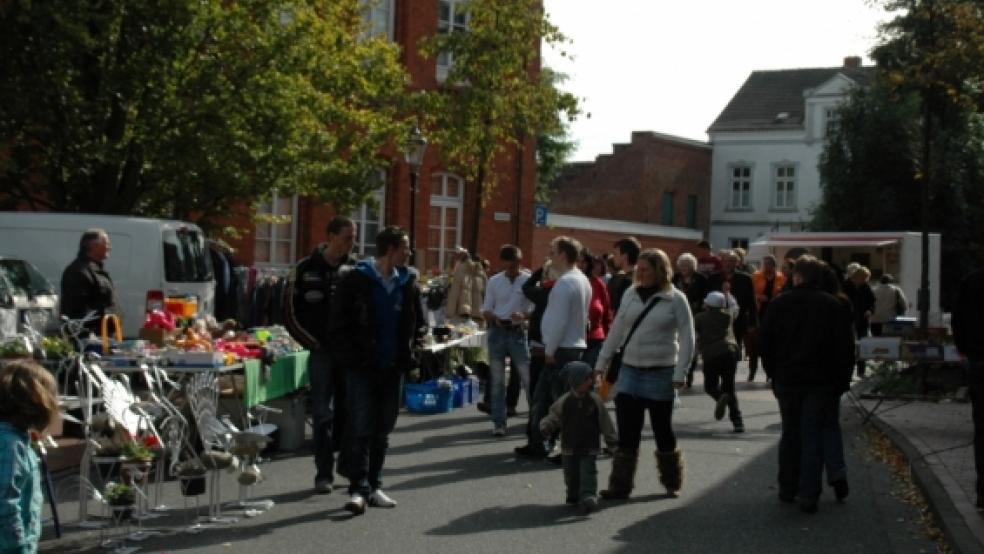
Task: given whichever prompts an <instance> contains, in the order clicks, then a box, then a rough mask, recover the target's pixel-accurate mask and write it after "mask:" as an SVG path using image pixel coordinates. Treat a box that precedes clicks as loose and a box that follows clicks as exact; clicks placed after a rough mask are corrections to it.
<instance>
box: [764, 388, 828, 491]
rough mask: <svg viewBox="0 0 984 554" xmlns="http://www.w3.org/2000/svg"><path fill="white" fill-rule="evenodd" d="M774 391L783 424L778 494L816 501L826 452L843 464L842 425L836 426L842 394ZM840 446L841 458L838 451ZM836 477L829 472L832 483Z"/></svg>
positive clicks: (814, 390)
mask: <svg viewBox="0 0 984 554" xmlns="http://www.w3.org/2000/svg"><path fill="white" fill-rule="evenodd" d="M773 390H774V391H775V395H776V399H777V400H778V401H779V417H780V420H781V421H782V433H781V435H780V437H779V494H780V495H783V496H793V495H794V494H797V495H799V497H800V498H804V499H808V500H815V499H817V498H819V497H820V490H821V488H822V477H823V465H824V460H825V450H829V455H830V459H831V460H832V461H834V462H835V464H836V463H840V464H843V458H844V453H843V438H842V437H840V424H839V423H836V424H835V421H836V418H837V416H838V413H839V412H838V409H837V408H838V403H839V402H840V395H839V394H837V393H836V392H835V391H834V389H833V388H832V387H799V386H790V385H779V384H776V385H775V386H774V387H773ZM827 433H829V434H827ZM835 433H836V437H835V435H834V434H835ZM838 444H839V445H840V453H839V456H838V454H837V452H836V450H835V449H836V446H837V445H838ZM838 457H839V458H840V459H839V460H837V458H838ZM843 469H844V468H840V470H843ZM840 470H837V471H840ZM835 477H837V476H836V475H831V474H830V473H829V472H828V478H829V480H830V481H831V482H833V481H834V480H836V479H835Z"/></svg>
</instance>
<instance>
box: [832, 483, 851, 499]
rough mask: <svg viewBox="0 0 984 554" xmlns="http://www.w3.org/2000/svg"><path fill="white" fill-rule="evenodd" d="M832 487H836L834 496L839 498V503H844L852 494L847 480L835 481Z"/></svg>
mask: <svg viewBox="0 0 984 554" xmlns="http://www.w3.org/2000/svg"><path fill="white" fill-rule="evenodd" d="M830 486H831V487H834V496H836V497H837V501H838V502H843V501H844V499H845V498H847V495H848V493H849V492H850V490H849V489H848V487H847V479H841V480H840V481H834V482H833V483H831V484H830Z"/></svg>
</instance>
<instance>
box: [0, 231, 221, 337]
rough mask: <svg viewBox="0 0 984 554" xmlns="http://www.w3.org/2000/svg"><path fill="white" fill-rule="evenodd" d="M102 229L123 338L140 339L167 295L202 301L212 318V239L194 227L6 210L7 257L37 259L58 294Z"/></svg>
mask: <svg viewBox="0 0 984 554" xmlns="http://www.w3.org/2000/svg"><path fill="white" fill-rule="evenodd" d="M92 228H101V229H104V230H105V231H106V233H107V234H108V235H109V239H110V241H111V242H112V245H113V250H112V252H111V254H110V256H109V258H108V259H107V260H106V270H107V271H108V272H109V275H110V277H111V278H112V279H113V285H114V287H115V288H116V299H117V302H118V305H119V308H120V318H121V319H122V320H123V321H122V323H123V334H124V335H125V336H126V337H128V338H132V337H136V336H137V335H138V334H139V330H140V327H141V326H142V325H143V321H144V315H145V314H146V312H147V310H148V309H151V308H159V309H162V308H163V307H164V303H165V297H182V298H187V297H194V298H195V299H196V306H197V310H198V312H197V314H196V315H200V316H204V315H208V314H212V313H213V312H214V302H215V280H214V276H213V274H212V261H211V259H210V258H209V254H208V247H207V246H206V243H205V233H204V232H202V230H201V229H200V228H199V227H198V226H197V225H195V224H194V223H189V222H187V221H177V220H168V219H152V218H144V217H129V216H118V215H100V214H77V213H56V212H0V255H11V256H14V257H18V258H21V259H26V260H30V261H31V263H33V264H34V265H36V266H37V267H38V270H39V271H40V272H41V274H42V275H44V276H45V277H46V278H47V279H48V281H50V282H51V283H54V285H55V290H59V291H60V288H61V276H62V272H63V271H64V270H65V267H66V266H68V264H69V263H71V262H72V260H74V259H75V257H76V255H77V254H78V249H79V239H80V238H81V236H82V233H83V232H85V231H86V230H88V229H92Z"/></svg>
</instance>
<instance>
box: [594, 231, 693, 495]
mask: <svg viewBox="0 0 984 554" xmlns="http://www.w3.org/2000/svg"><path fill="white" fill-rule="evenodd" d="M635 275H636V283H635V284H634V285H633V286H631V287H630V288H629V289H628V290H627V291H625V295H624V296H623V298H622V304H621V307H620V308H619V310H618V312H617V313H616V315H615V321H614V322H613V323H612V328H611V330H610V332H609V334H608V337H607V338H606V339H605V344H604V345H603V346H602V348H601V354H600V355H599V357H598V362H597V364H596V365H595V369H596V371H599V372H600V371H604V370H605V369H607V368H608V366H609V364H610V363H611V362H612V358H613V357H614V356H615V354H616V351H618V350H619V349H621V354H622V355H621V364H620V367H619V368H618V376H617V379H616V380H615V386H614V389H613V392H614V394H615V415H616V421H617V425H618V434H619V442H618V450H617V451H616V453H615V456H614V458H613V461H612V473H611V475H610V476H609V478H608V489H606V490H604V491H601V496H602V497H603V498H627V497H628V496H629V494H630V493H631V492H632V488H633V486H634V482H635V472H636V466H637V465H638V460H639V444H640V442H641V441H642V428H643V425H644V423H645V415H646V412H649V421H650V424H651V425H652V428H653V434H654V435H655V436H656V453H655V454H656V466H657V469H658V470H659V479H660V482H661V483H662V484H663V486H664V487H666V492H667V494H668V495H669V496H671V497H675V496H677V495H678V493H679V490H680V487H681V486H682V485H683V467H684V465H683V455H682V453H681V452H680V449H679V448H677V441H676V435H674V433H673V398H674V389H678V388H680V387H682V386H683V385H684V383H685V382H686V378H687V370H688V368H689V367H690V361H691V359H692V357H693V353H694V322H693V316H692V314H691V312H690V304H689V302H688V300H687V296H686V295H685V294H684V293H683V292H681V291H680V290H678V289H676V288H674V287H673V285H672V280H673V269H672V266H671V265H670V259H669V257H667V255H666V253H665V252H663V251H662V250H659V249H658V248H652V249H647V250H644V251H642V253H640V254H639V260H638V263H637V265H636V274H635Z"/></svg>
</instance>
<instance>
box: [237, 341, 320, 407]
mask: <svg viewBox="0 0 984 554" xmlns="http://www.w3.org/2000/svg"><path fill="white" fill-rule="evenodd" d="M243 373H244V374H245V376H246V391H245V392H244V394H243V406H244V407H246V408H249V407H251V406H255V405H257V404H259V403H261V402H264V401H266V400H272V399H274V398H280V397H281V396H286V395H288V394H290V393H292V392H294V391H296V390H297V389H299V388H301V387H304V386H306V385H307V384H308V352H307V351H306V350H303V351H301V352H295V353H293V354H288V355H287V356H283V357H282V358H280V359H279V360H277V361H276V362H274V363H273V365H271V366H270V367H269V369H268V370H266V371H264V369H263V364H262V363H261V362H260V360H246V361H245V362H244V363H243Z"/></svg>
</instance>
